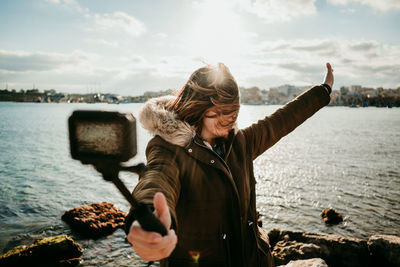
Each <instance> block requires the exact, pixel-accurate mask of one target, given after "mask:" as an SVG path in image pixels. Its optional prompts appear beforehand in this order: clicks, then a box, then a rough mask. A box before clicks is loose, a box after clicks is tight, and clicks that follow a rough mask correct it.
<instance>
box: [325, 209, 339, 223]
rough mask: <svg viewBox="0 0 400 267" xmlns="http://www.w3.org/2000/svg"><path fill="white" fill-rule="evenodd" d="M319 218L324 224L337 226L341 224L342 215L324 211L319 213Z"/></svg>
mask: <svg viewBox="0 0 400 267" xmlns="http://www.w3.org/2000/svg"><path fill="white" fill-rule="evenodd" d="M321 217H322V219H323V220H324V222H325V223H326V224H338V223H341V222H343V216H342V214H340V213H338V212H337V211H336V210H334V209H324V210H323V211H322V212H321Z"/></svg>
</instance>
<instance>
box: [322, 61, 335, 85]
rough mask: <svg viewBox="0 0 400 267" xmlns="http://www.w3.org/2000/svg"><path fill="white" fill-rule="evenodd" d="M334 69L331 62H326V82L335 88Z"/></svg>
mask: <svg viewBox="0 0 400 267" xmlns="http://www.w3.org/2000/svg"><path fill="white" fill-rule="evenodd" d="M333 81H334V78H333V69H332V66H331V64H330V63H329V62H327V63H326V74H325V80H324V83H326V84H328V85H329V86H330V87H331V88H333Z"/></svg>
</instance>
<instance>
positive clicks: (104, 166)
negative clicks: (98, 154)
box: [95, 162, 167, 236]
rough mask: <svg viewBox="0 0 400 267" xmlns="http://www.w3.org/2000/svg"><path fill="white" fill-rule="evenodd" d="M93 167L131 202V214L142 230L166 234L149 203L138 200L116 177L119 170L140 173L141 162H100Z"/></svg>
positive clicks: (141, 169)
mask: <svg viewBox="0 0 400 267" xmlns="http://www.w3.org/2000/svg"><path fill="white" fill-rule="evenodd" d="M95 168H96V170H97V171H99V172H101V174H102V175H103V178H104V180H106V181H109V182H112V183H113V184H114V185H115V186H116V187H117V188H118V190H119V191H120V192H121V193H122V195H123V196H124V197H125V199H126V200H127V201H128V202H129V203H130V204H131V206H132V208H133V216H134V218H135V219H136V220H137V221H138V222H139V223H140V226H141V227H142V228H143V230H146V231H148V232H157V233H159V234H161V235H162V236H165V235H167V229H166V228H165V226H164V224H162V223H161V222H160V220H159V219H157V218H156V216H154V214H153V212H152V211H151V209H150V207H149V205H147V204H145V203H142V202H138V201H137V200H136V199H135V198H134V197H133V195H132V194H131V193H130V192H129V190H128V188H126V186H125V184H124V183H123V182H122V181H121V179H119V177H118V173H119V171H121V170H124V171H130V172H134V173H137V174H140V173H141V172H142V171H143V170H144V168H145V165H144V164H143V163H140V164H138V165H136V166H131V167H122V166H120V165H119V164H117V163H115V162H112V163H110V162H102V163H101V164H96V165H95Z"/></svg>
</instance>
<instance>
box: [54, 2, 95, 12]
mask: <svg viewBox="0 0 400 267" xmlns="http://www.w3.org/2000/svg"><path fill="white" fill-rule="evenodd" d="M46 2H48V3H50V4H54V5H58V6H60V7H62V8H66V9H70V10H74V11H77V12H79V13H88V12H89V10H88V9H87V8H83V7H81V5H80V4H79V3H78V2H77V1H75V0H46Z"/></svg>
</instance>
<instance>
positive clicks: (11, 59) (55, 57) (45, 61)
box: [0, 50, 88, 72]
mask: <svg viewBox="0 0 400 267" xmlns="http://www.w3.org/2000/svg"><path fill="white" fill-rule="evenodd" d="M87 59H88V58H87V56H86V55H85V54H84V53H81V52H73V53H71V54H59V53H44V52H35V53H32V52H25V51H6V50H0V70H1V71H6V72H29V71H33V72H35V71H38V72H41V71H50V70H56V69H59V68H61V67H65V66H68V65H69V66H76V65H78V64H80V63H81V62H84V61H86V60H87Z"/></svg>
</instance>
